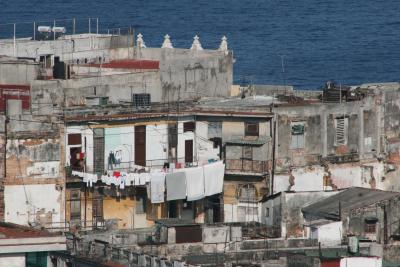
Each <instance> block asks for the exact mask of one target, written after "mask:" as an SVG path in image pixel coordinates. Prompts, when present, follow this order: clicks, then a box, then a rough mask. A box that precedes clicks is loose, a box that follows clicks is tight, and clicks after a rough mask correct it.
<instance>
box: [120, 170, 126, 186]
mask: <svg viewBox="0 0 400 267" xmlns="http://www.w3.org/2000/svg"><path fill="white" fill-rule="evenodd" d="M126 177H127V173H126V172H121V177H120V179H119V189H124V188H125V183H126Z"/></svg>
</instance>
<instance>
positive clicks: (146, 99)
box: [132, 94, 151, 109]
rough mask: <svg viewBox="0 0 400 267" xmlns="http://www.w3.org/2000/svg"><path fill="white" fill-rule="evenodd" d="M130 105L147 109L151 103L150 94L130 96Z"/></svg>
mask: <svg viewBox="0 0 400 267" xmlns="http://www.w3.org/2000/svg"><path fill="white" fill-rule="evenodd" d="M132 103H133V106H134V107H136V108H138V109H141V108H149V107H150V103H151V95H150V94H133V95H132Z"/></svg>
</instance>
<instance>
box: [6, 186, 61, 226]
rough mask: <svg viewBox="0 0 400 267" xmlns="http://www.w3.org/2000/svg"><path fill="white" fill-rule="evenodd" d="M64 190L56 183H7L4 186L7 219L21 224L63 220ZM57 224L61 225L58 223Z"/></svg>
mask: <svg viewBox="0 0 400 267" xmlns="http://www.w3.org/2000/svg"><path fill="white" fill-rule="evenodd" d="M63 194H64V191H61V190H57V187H56V185H55V184H32V185H6V186H5V188H4V201H5V221H6V222H12V223H16V224H21V225H28V224H29V223H35V222H38V220H39V219H40V217H43V216H46V215H49V216H48V217H47V218H48V219H45V220H44V221H47V223H49V224H50V225H51V224H52V223H59V222H61V221H62V218H63V214H61V210H62V205H63V203H62V198H63ZM56 226H59V225H58V224H56Z"/></svg>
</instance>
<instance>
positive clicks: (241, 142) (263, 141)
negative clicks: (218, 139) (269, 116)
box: [225, 137, 271, 146]
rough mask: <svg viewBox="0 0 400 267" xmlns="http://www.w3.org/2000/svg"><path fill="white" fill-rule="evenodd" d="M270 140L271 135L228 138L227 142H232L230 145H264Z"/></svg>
mask: <svg viewBox="0 0 400 267" xmlns="http://www.w3.org/2000/svg"><path fill="white" fill-rule="evenodd" d="M270 140H271V138H270V137H259V138H257V139H254V140H251V139H244V138H242V139H240V138H238V139H232V140H228V141H226V142H225V143H226V144H230V145H247V146H262V145H264V144H266V143H268V142H269V141H270Z"/></svg>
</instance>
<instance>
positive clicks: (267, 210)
mask: <svg viewBox="0 0 400 267" xmlns="http://www.w3.org/2000/svg"><path fill="white" fill-rule="evenodd" d="M265 217H269V208H265Z"/></svg>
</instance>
